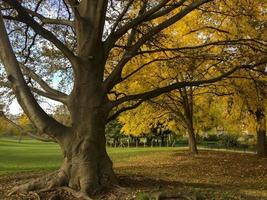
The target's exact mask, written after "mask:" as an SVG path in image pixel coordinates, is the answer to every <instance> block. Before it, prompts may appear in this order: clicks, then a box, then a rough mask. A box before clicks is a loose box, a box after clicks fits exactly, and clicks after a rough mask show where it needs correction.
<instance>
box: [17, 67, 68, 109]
mask: <svg viewBox="0 0 267 200" xmlns="http://www.w3.org/2000/svg"><path fill="white" fill-rule="evenodd" d="M20 67H21V68H22V69H23V70H24V71H25V72H26V74H27V75H28V76H30V77H31V78H32V79H34V80H35V81H36V82H37V83H38V84H39V85H40V86H41V87H42V89H44V90H45V92H43V91H41V90H39V89H37V88H32V91H33V92H36V93H37V94H39V95H42V96H45V97H48V98H51V99H54V100H56V101H60V102H62V103H64V104H68V100H69V96H68V95H67V94H65V93H63V92H60V91H58V90H55V89H53V88H51V87H50V86H49V85H48V84H47V83H46V82H45V81H44V80H43V79H42V78H41V77H40V76H39V75H38V74H36V73H35V72H34V71H33V70H31V69H30V68H28V67H26V66H25V65H23V64H20Z"/></svg>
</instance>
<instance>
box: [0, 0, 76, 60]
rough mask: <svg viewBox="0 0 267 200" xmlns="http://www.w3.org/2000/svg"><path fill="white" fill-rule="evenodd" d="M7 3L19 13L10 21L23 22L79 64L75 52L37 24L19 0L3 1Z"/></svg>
mask: <svg viewBox="0 0 267 200" xmlns="http://www.w3.org/2000/svg"><path fill="white" fill-rule="evenodd" d="M3 1H4V2H5V3H7V4H9V5H10V6H12V7H13V8H14V9H15V10H16V11H17V12H18V16H17V17H11V16H9V17H8V18H9V19H13V20H17V21H20V22H23V23H25V24H27V25H28V26H30V27H31V28H32V29H33V30H34V31H35V32H36V33H37V34H39V35H41V36H42V37H43V38H45V39H47V40H48V41H50V42H52V43H53V44H54V45H55V46H56V47H57V48H58V49H60V50H61V52H62V53H63V54H64V55H65V56H66V57H67V58H68V59H69V60H70V62H71V63H72V64H75V63H77V58H76V56H75V55H74V54H73V52H72V51H71V50H70V49H69V48H68V47H67V46H66V45H65V44H63V43H62V42H61V41H60V40H59V39H58V38H57V37H56V36H55V35H54V34H53V33H51V32H50V31H48V30H47V29H45V28H44V27H42V26H41V25H40V24H39V23H38V22H36V21H35V20H34V19H33V18H32V17H31V16H30V15H29V13H28V12H27V10H26V8H24V7H23V6H22V5H21V4H20V3H19V2H18V1H17V0H14V1H9V0H3Z"/></svg>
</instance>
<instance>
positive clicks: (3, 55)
mask: <svg viewBox="0 0 267 200" xmlns="http://www.w3.org/2000/svg"><path fill="white" fill-rule="evenodd" d="M12 2H13V1H12ZM0 35H1V37H0V49H1V51H0V59H1V61H2V63H3V65H4V67H5V70H6V72H7V78H8V80H9V82H10V84H11V87H12V90H13V92H14V94H15V95H16V97H17V100H18V102H19V104H20V105H21V107H22V109H23V110H24V112H25V113H26V114H27V115H28V116H30V118H31V120H32V121H33V123H34V124H35V126H36V127H37V128H38V129H39V130H40V132H43V133H46V134H48V135H49V136H52V137H61V134H63V132H65V131H66V130H67V129H68V128H67V127H65V126H64V125H63V124H61V123H59V122H57V121H56V120H55V119H53V118H52V117H51V116H49V115H48V114H47V113H46V112H45V111H44V110H43V109H42V108H41V107H40V105H39V104H38V102H37V101H36V99H35V98H34V96H33V95H32V93H31V90H30V88H29V87H28V86H27V83H26V81H25V79H24V77H23V74H22V72H21V69H20V66H19V63H18V61H17V59H16V56H15V54H14V52H13V49H12V46H11V44H10V41H9V38H8V35H7V31H6V28H5V25H4V21H3V18H2V14H1V13H0Z"/></svg>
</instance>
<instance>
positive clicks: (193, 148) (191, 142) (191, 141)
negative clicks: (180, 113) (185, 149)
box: [188, 123, 198, 154]
mask: <svg viewBox="0 0 267 200" xmlns="http://www.w3.org/2000/svg"><path fill="white" fill-rule="evenodd" d="M188 146H189V151H190V153H191V154H198V150H197V142H196V136H195V133H194V127H193V123H189V124H188Z"/></svg>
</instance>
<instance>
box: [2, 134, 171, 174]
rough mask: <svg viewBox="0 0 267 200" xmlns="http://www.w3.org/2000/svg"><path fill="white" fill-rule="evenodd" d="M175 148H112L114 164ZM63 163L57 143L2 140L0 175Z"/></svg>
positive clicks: (48, 167) (45, 168)
mask: <svg viewBox="0 0 267 200" xmlns="http://www.w3.org/2000/svg"><path fill="white" fill-rule="evenodd" d="M170 149H173V148H145V149H144V148H110V149H108V152H109V154H110V156H111V159H112V160H113V161H114V163H118V164H119V163H127V162H128V161H129V160H130V158H132V157H135V156H137V155H138V156H142V155H145V154H146V155H149V154H153V153H155V152H158V151H168V150H170ZM61 162H62V155H61V152H60V148H59V146H58V145H57V144H55V143H45V142H40V141H36V140H30V139H27V140H22V141H21V142H20V143H19V142H18V141H17V140H14V139H0V175H2V174H7V173H15V172H26V171H43V170H45V171H49V170H53V169H56V168H58V167H59V166H60V164H61Z"/></svg>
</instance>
